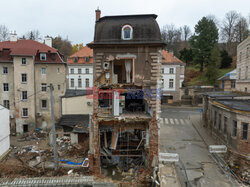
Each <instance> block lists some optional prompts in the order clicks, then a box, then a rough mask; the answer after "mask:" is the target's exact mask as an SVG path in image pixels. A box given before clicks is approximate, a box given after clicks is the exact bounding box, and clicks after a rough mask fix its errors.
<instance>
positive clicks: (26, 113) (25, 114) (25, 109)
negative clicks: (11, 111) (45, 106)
mask: <svg viewBox="0 0 250 187" xmlns="http://www.w3.org/2000/svg"><path fill="white" fill-rule="evenodd" d="M23 117H28V108H23Z"/></svg>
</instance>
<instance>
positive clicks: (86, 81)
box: [85, 79, 89, 88]
mask: <svg viewBox="0 0 250 187" xmlns="http://www.w3.org/2000/svg"><path fill="white" fill-rule="evenodd" d="M85 87H86V88H88V87H89V79H86V80H85Z"/></svg>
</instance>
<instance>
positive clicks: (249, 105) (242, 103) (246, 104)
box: [216, 99, 250, 112]
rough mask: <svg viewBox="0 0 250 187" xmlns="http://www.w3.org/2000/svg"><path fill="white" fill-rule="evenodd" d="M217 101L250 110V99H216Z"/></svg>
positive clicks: (239, 108)
mask: <svg viewBox="0 0 250 187" xmlns="http://www.w3.org/2000/svg"><path fill="white" fill-rule="evenodd" d="M216 101H217V102H218V103H221V104H223V105H226V106H228V107H230V108H233V109H236V110H241V111H248V112H250V100H236V99H230V100H228V99H227V100H216Z"/></svg>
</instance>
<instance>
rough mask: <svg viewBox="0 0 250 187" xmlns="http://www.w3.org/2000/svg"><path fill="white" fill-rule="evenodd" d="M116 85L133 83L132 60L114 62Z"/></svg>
mask: <svg viewBox="0 0 250 187" xmlns="http://www.w3.org/2000/svg"><path fill="white" fill-rule="evenodd" d="M114 74H115V76H114V77H115V78H116V77H117V78H116V79H117V80H114V82H116V83H131V82H132V80H133V77H132V75H133V69H132V59H126V60H116V61H114Z"/></svg>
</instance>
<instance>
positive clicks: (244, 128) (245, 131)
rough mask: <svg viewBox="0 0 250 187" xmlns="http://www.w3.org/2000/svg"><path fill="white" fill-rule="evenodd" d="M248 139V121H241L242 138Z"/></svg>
mask: <svg viewBox="0 0 250 187" xmlns="http://www.w3.org/2000/svg"><path fill="white" fill-rule="evenodd" d="M247 139H248V123H242V140H247Z"/></svg>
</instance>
